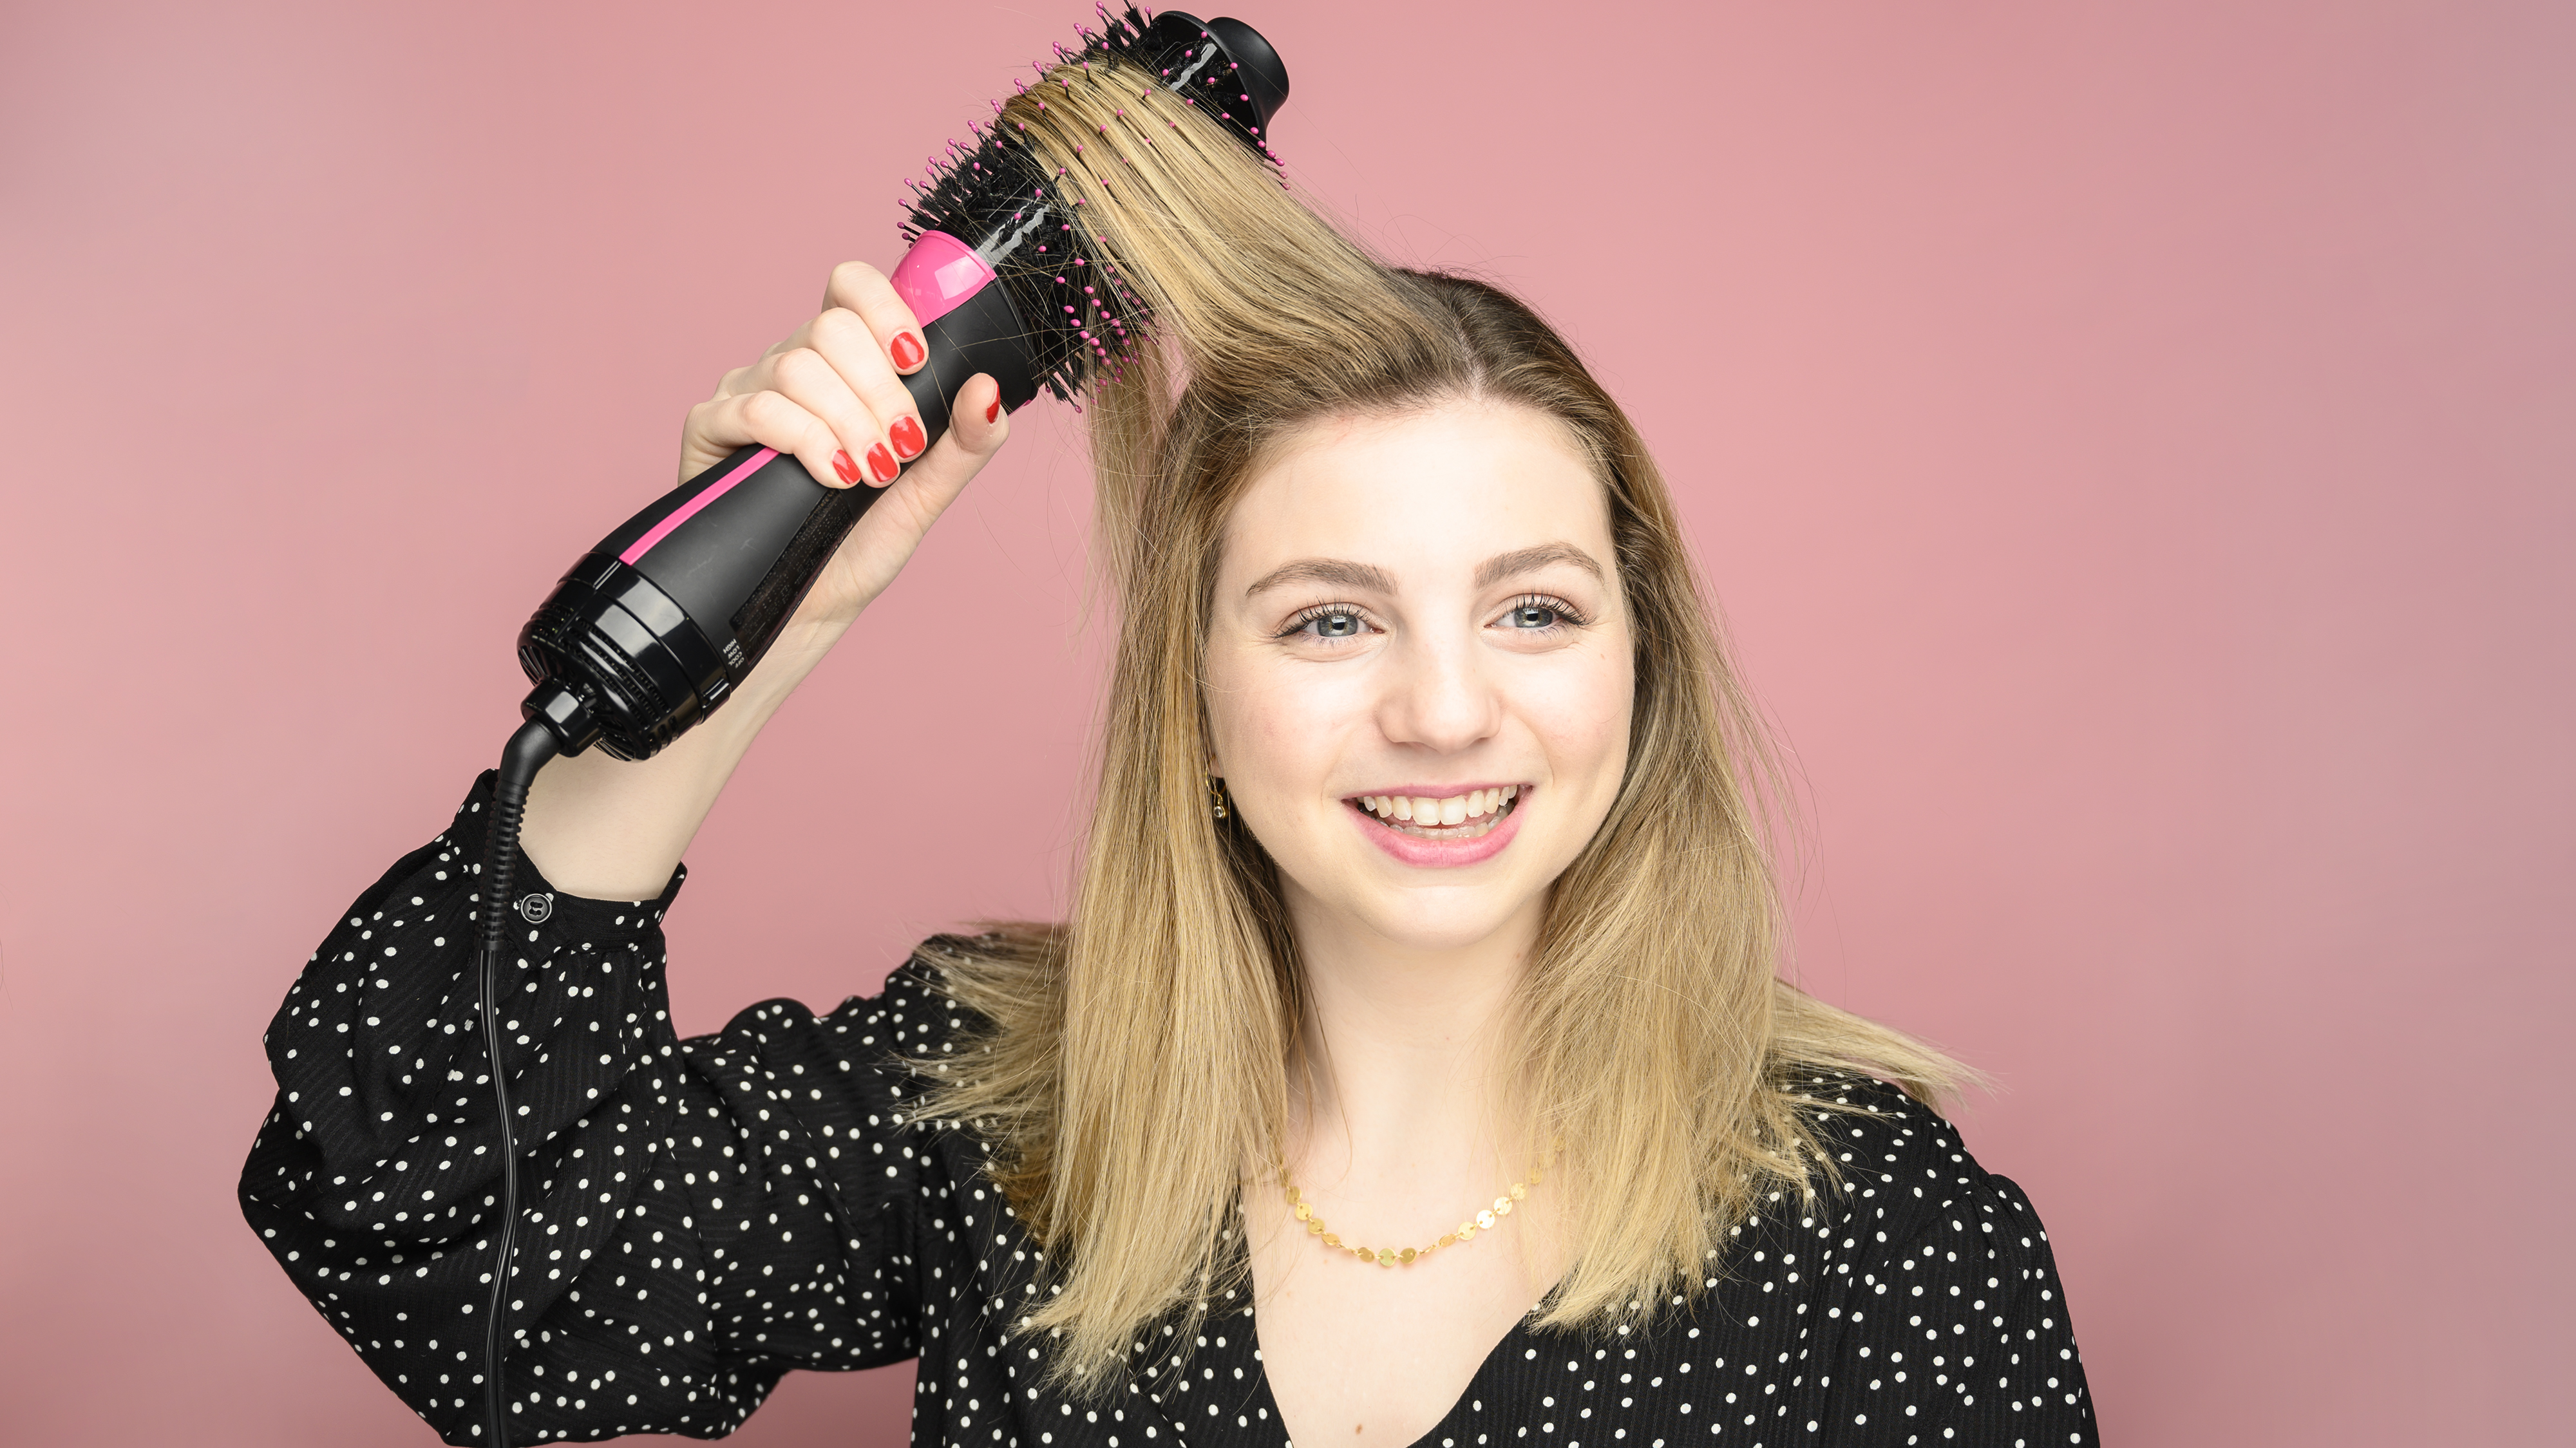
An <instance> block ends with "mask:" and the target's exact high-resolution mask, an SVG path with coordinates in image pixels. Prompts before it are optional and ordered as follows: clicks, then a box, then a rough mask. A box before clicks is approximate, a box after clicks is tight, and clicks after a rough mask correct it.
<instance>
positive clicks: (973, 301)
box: [476, 8, 1294, 1448]
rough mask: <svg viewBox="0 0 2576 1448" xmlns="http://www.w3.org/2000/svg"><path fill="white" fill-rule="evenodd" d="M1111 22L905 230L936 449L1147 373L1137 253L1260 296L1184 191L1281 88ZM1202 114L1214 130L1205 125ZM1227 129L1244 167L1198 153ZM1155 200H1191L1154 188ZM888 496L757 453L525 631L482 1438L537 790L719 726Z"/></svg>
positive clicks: (921, 392) (501, 921)
mask: <svg viewBox="0 0 2576 1448" xmlns="http://www.w3.org/2000/svg"><path fill="white" fill-rule="evenodd" d="M1100 13H1101V19H1102V22H1103V28H1102V31H1101V33H1099V34H1097V35H1086V36H1085V37H1084V39H1085V42H1086V43H1085V44H1084V46H1083V48H1082V49H1080V50H1066V49H1063V48H1061V47H1059V48H1058V49H1057V51H1056V63H1055V64H1054V65H1052V66H1042V67H1040V69H1039V76H1040V79H1039V83H1038V85H1037V86H1036V87H1035V88H1034V89H1032V88H1030V87H1028V86H1023V87H1022V88H1021V94H1020V95H1019V96H1017V97H1015V98H1014V99H1013V100H1011V101H1010V102H1008V103H996V105H995V108H994V109H995V112H996V119H995V121H994V122H992V123H990V124H988V125H986V126H984V127H979V128H978V138H977V143H976V144H975V145H974V146H973V147H971V148H969V147H962V146H958V145H955V144H953V143H952V144H951V145H950V147H949V155H948V157H947V159H946V160H945V161H942V162H938V163H935V164H934V166H933V173H934V176H933V181H932V184H931V185H930V186H929V187H928V188H927V189H921V188H916V190H917V191H918V193H919V194H918V196H917V198H916V200H915V202H914V204H913V208H912V216H911V221H910V223H909V224H908V225H907V226H906V227H905V231H906V234H907V235H909V236H910V237H911V238H912V242H913V244H912V249H911V250H910V251H909V252H908V253H907V254H906V255H905V256H904V258H903V260H902V262H901V263H900V264H898V265H897V266H896V267H895V270H894V275H893V277H892V281H893V283H894V289H895V291H896V293H897V294H898V295H900V296H901V297H902V298H903V299H904V301H905V302H906V303H907V304H908V305H910V306H911V308H912V310H913V315H914V316H915V318H916V319H917V320H919V321H920V322H921V324H922V340H923V342H924V343H925V344H926V346H927V350H928V352H929V356H928V359H927V360H926V361H925V363H924V364H923V365H922V366H921V368H920V369H919V370H917V371H915V372H913V373H912V374H911V375H910V376H908V377H905V378H904V379H903V382H904V385H905V387H906V388H907V389H908V390H909V391H910V392H911V394H912V401H913V405H914V406H915V408H916V409H918V411H919V414H920V418H921V425H922V428H923V431H924V432H925V433H926V434H927V440H930V441H935V440H936V439H938V438H939V437H940V436H941V435H942V434H944V433H945V432H946V431H947V430H948V419H949V409H950V405H951V403H952V402H953V400H954V399H955V398H956V396H957V392H958V389H959V388H960V387H962V386H964V385H965V383H966V382H967V380H968V379H970V378H972V377H973V376H974V375H975V374H976V373H979V372H981V373H986V374H989V375H990V376H991V377H992V378H993V379H994V381H996V382H998V383H999V384H1000V385H1001V394H1002V396H1001V400H1002V405H1003V406H1004V407H1007V408H1010V409H1012V410H1014V411H1016V410H1018V409H1019V407H1020V406H1021V405H1022V404H1024V403H1026V402H1027V401H1028V400H1029V399H1030V398H1032V397H1034V396H1036V395H1037V393H1038V391H1039V389H1041V388H1043V389H1045V390H1047V391H1049V392H1052V393H1054V394H1055V395H1056V396H1057V397H1059V398H1070V397H1071V396H1072V395H1073V394H1074V393H1075V392H1076V391H1078V390H1080V389H1081V388H1082V387H1083V386H1084V384H1085V383H1086V382H1088V381H1089V380H1090V379H1091V378H1092V377H1093V376H1094V375H1096V374H1097V373H1099V372H1100V371H1102V370H1103V369H1115V368H1117V367H1118V366H1119V365H1120V364H1121V363H1122V362H1124V361H1127V360H1129V359H1131V358H1133V357H1135V356H1136V355H1137V351H1136V349H1137V348H1138V347H1140V346H1141V345H1142V344H1143V343H1144V341H1145V329H1146V328H1147V327H1149V326H1151V325H1152V324H1153V322H1154V320H1155V318H1154V312H1155V309H1156V303H1157V299H1159V298H1165V297H1167V296H1168V295H1169V294H1170V289H1167V288H1165V287H1163V286H1161V285H1158V284H1157V282H1156V281H1155V280H1154V279H1153V278H1152V277H1150V276H1147V275H1145V274H1144V271H1145V270H1146V269H1140V268H1139V267H1138V265H1137V262H1138V260H1139V258H1140V256H1142V257H1145V258H1160V259H1163V260H1168V261H1170V262H1171V263H1173V264H1174V265H1175V266H1176V267H1178V268H1180V269H1182V270H1189V271H1193V272H1197V273H1201V274H1200V275H1196V276H1193V277H1192V278H1190V279H1189V282H1188V284H1187V285H1184V286H1182V287H1181V288H1179V290H1180V291H1181V292H1185V293H1189V292H1193V289H1195V292H1194V294H1195V295H1197V296H1200V297H1206V296H1209V295H1215V296H1217V297H1218V298H1219V299H1220V300H1219V301H1218V302H1217V303H1216V305H1217V306H1218V307H1219V308H1220V309H1221V308H1224V307H1231V306H1235V305H1237V304H1238V303H1240V302H1242V301H1244V300H1245V299H1243V298H1241V297H1238V296H1235V295H1234V293H1235V292H1238V291H1240V290H1242V288H1243V285H1244V284H1243V283H1239V282H1233V281H1229V280H1226V279H1224V278H1223V277H1222V275H1221V273H1222V269H1223V268H1222V263H1221V262H1220V263H1218V264H1213V265H1210V266H1205V267H1202V266H1200V265H1198V263H1199V261H1200V260H1201V257H1200V256H1199V254H1198V253H1199V251H1209V252H1221V251H1223V250H1225V249H1226V241H1225V238H1224V236H1222V235H1212V239H1209V240H1208V241H1207V244H1206V245H1204V246H1202V245H1201V240H1202V239H1201V238H1200V237H1199V236H1198V232H1199V230H1200V228H1199V227H1198V225H1197V218H1196V217H1195V215H1194V214H1193V213H1192V212H1191V209H1190V206H1189V203H1188V198H1187V196H1186V194H1185V193H1186V192H1187V191H1188V190H1189V177H1190V176H1191V175H1193V174H1203V173H1204V168H1205V167H1206V166H1207V165H1209V164H1212V163H1211V156H1212V155H1213V156H1214V157H1216V158H1218V159H1219V160H1220V161H1221V169H1222V168H1230V167H1232V166H1234V165H1236V164H1244V165H1261V164H1266V163H1268V161H1269V146H1268V144H1267V143H1266V141H1265V140H1264V137H1265V135H1266V134H1267V131H1268V127H1269V124H1270V118H1271V116H1272V115H1274V114H1275V113H1277V111H1278V109H1279V107H1280V106H1281V105H1282V104H1284V103H1285V102H1286V101H1287V99H1288V72H1287V70H1286V68H1285V67H1284V66H1282V65H1281V64H1280V61H1279V55H1278V53H1277V52H1276V51H1274V50H1272V49H1271V48H1270V45H1269V42H1267V41H1265V40H1263V39H1262V38H1261V36H1260V34H1259V33H1258V32H1256V31H1255V30H1253V28H1252V27H1251V26H1249V25H1246V24H1244V23H1243V22H1242V21H1239V20H1228V19H1217V20H1211V21H1206V22H1204V23H1203V22H1201V21H1199V20H1197V19H1194V18H1192V17H1191V16H1188V15H1183V14H1181V13H1179V12H1177V11H1166V12H1164V13H1163V14H1162V15H1161V16H1159V17H1154V18H1151V19H1149V18H1148V17H1147V16H1146V15H1145V14H1144V13H1143V12H1141V11H1138V10H1133V9H1131V10H1128V11H1126V12H1125V13H1124V14H1121V15H1117V16H1112V15H1110V14H1109V12H1108V11H1107V10H1106V9H1105V8H1104V9H1103V10H1102V11H1101V12H1100ZM1050 101H1052V108H1051V107H1050ZM1191 111H1195V112H1197V113H1198V114H1200V115H1202V116H1205V117H1207V118H1208V122H1201V121H1196V120H1190V119H1188V117H1189V112H1191ZM1210 122H1212V123H1213V129H1212V128H1211V126H1210V124H1209V123H1210ZM1113 127H1114V128H1115V129H1116V133H1117V134H1116V138H1115V139H1114V140H1112V139H1111V138H1112V131H1113ZM1219 130H1221V131H1224V132H1230V133H1231V134H1232V136H1233V137H1234V138H1235V140H1239V141H1240V142H1241V143H1242V144H1243V146H1245V147H1248V148H1249V153H1250V154H1249V155H1248V156H1247V155H1245V154H1244V153H1243V152H1241V151H1238V150H1237V149H1236V148H1235V142H1234V141H1229V140H1223V139H1218V140H1214V141H1205V140H1204V139H1203V138H1204V137H1206V136H1210V135H1214V134H1216V132H1217V131H1219ZM1167 142H1168V143H1169V144H1168V145H1166V143H1167ZM1122 147H1124V148H1125V150H1124V151H1123V152H1122V151H1121V148H1122ZM1095 152H1096V153H1097V154H1095ZM1164 159H1169V160H1172V161H1174V162H1176V163H1177V162H1188V163H1189V165H1181V166H1179V167H1178V169H1174V168H1173V167H1170V166H1165V165H1164V164H1163V161H1164ZM1113 163H1114V164H1113ZM1190 165H1196V166H1199V167H1200V168H1202V169H1201V172H1197V173H1194V172H1192V171H1191V170H1190V169H1189V166H1190ZM1158 178H1159V183H1158ZM1158 184H1163V185H1166V186H1171V187H1176V188H1177V189H1176V190H1171V191H1162V192H1158V191H1157V189H1156V187H1157V185H1158ZM1217 189H1222V188H1217ZM1194 248H1196V249H1197V250H1194ZM1283 264H1286V265H1292V266H1293V264H1294V263H1293V261H1291V262H1287V263H1283ZM1210 277H1216V278H1218V279H1217V280H1216V281H1215V283H1214V284H1213V285H1211V284H1210V282H1209V280H1208V279H1209V278H1210ZM879 491H880V490H878V489H876V488H870V487H852V488H847V489H834V488H826V487H824V486H823V485H822V484H820V483H817V482H815V481H814V480H813V478H811V477H810V476H808V475H807V474H806V471H805V468H804V465H803V464H802V463H800V462H798V461H797V460H796V459H795V458H793V457H789V456H781V455H780V454H778V453H776V452H774V451H772V450H770V449H768V448H744V449H742V450H741V451H738V452H736V453H734V454H733V455H731V456H730V457H727V458H725V459H724V460H723V461H721V462H719V463H717V464H716V465H715V466H714V467H711V468H709V469H707V470H706V471H705V472H702V473H700V474H698V475H697V476H696V477H693V478H691V479H689V480H688V481H687V482H685V483H682V484H681V485H680V486H679V487H677V488H675V489H673V490H672V491H670V492H669V493H666V494H664V495H663V496H662V497H661V498H659V499H657V500H655V501H654V502H653V504H652V505H651V506H649V507H647V508H645V509H644V510H643V511H642V512H640V513H637V514H636V515H635V516H634V517H632V518H629V519H627V520H626V521H625V522H624V523H623V524H621V525H620V526H619V527H618V528H617V529H616V530H615V531H613V532H611V533H610V534H609V535H608V536H607V537H605V538H603V539H601V540H600V541H599V542H598V543H597V544H596V545H594V546H593V547H592V548H591V549H590V550H589V551H588V552H586V553H584V554H583V555H582V556H581V558H580V560H579V561H578V562H576V563H574V564H573V566H572V567H571V569H570V570H568V571H567V572H566V573H565V574H564V576H563V579H562V581H561V582H560V583H558V584H557V585H556V587H555V591H554V593H553V594H552V595H551V596H549V597H548V598H547V599H546V601H545V603H544V604H543V605H541V606H540V607H539V608H538V609H537V612H536V615H535V616H534V617H532V618H530V619H529V620H528V624H527V627H526V628H524V629H522V630H521V631H520V633H519V662H520V665H521V666H522V667H523V668H525V669H526V670H527V674H528V678H529V680H530V681H531V682H533V683H534V684H535V685H536V687H535V689H533V690H532V691H530V693H529V694H528V697H527V699H526V701H525V702H523V703H522V704H521V705H520V712H521V714H522V715H524V716H525V718H526V721H527V722H526V723H524V724H523V725H521V727H520V728H519V731H518V732H517V733H516V734H514V735H512V736H511V738H510V742H509V745H508V747H507V748H506V749H505V750H504V751H503V754H502V760H501V768H500V771H499V775H498V781H497V783H496V785H495V787H494V790H493V800H492V809H491V812H490V814H489V815H488V816H487V818H486V823H485V830H486V835H485V840H484V855H483V864H482V874H481V878H480V880H479V881H478V884H477V890H476V895H477V906H478V909H479V911H480V922H479V923H480V931H479V946H480V977H481V979H480V986H481V1000H482V1012H481V1014H482V1027H483V1039H484V1042H485V1048H486V1050H487V1051H488V1053H489V1054H490V1057H491V1060H492V1062H493V1067H494V1069H493V1070H492V1072H491V1077H490V1079H491V1083H492V1094H493V1096H494V1098H495V1104H496V1107H497V1116H498V1124H499V1131H500V1137H501V1201H500V1203H499V1206H500V1209H501V1216H500V1221H499V1229H498V1231H497V1233H496V1234H495V1236H496V1238H497V1241H496V1243H495V1245H496V1247H497V1259H496V1264H495V1270H494V1271H493V1272H492V1274H491V1281H492V1296H491V1301H490V1303H489V1306H488V1308H487V1309H486V1316H485V1318H484V1323H485V1331H486V1334H487V1335H486V1337H485V1340H484V1364H483V1375H482V1384H483V1392H484V1416H485V1424H486V1428H485V1434H484V1438H483V1441H484V1442H485V1443H487V1444H493V1445H501V1448H506V1445H507V1444H508V1442H509V1436H508V1434H509V1427H510V1413H509V1410H508V1389H507V1387H506V1384H505V1381H504V1378H503V1373H502V1369H503V1367H504V1364H505V1356H506V1354H505V1349H506V1347H507V1344H508V1342H509V1340H510V1333H511V1328H510V1321H509V1319H510V1314H509V1312H508V1311H507V1308H508V1307H509V1305H510V1297H509V1284H510V1275H511V1267H512V1264H513V1260H514V1257H515V1255H516V1250H517V1249H516V1238H517V1229H518V1217H519V1202H518V1197H519V1188H518V1151H517V1143H516V1142H515V1140H514V1139H513V1138H514V1132H513V1130H512V1114H513V1113H512V1108H511V1105H510V1096H509V1092H510V1082H509V1071H508V1070H507V1068H506V1064H505V1062H506V1057H505V1053H504V1051H503V1047H502V1029H501V1021H500V1018H499V1015H498V1013H497V1009H496V1007H497V1003H498V1001H499V1000H500V999H501V996H502V991H501V984H500V983H501V972H502V970H503V961H504V957H505V954H506V939H507V936H508V932H509V919H510V914H511V907H512V899H511V890H510V880H511V876H512V875H513V874H514V873H515V867H516V865H517V861H518V848H519V819H520V814H521V812H522V810H523V809H524V808H525V807H526V804H527V797H528V786H529V784H530V783H531V782H532V781H533V780H534V779H535V778H536V774H537V771H538V770H539V769H540V768H542V767H543V766H544V764H545V762H546V761H547V760H548V759H550V758H553V757H554V756H556V755H558V754H578V753H580V752H581V751H583V750H585V749H588V748H589V747H590V746H591V745H593V744H598V745H600V746H601V747H603V748H605V749H607V750H608V752H609V753H611V754H613V755H615V756H617V757H618V758H621V759H644V758H648V757H650V756H651V755H653V754H655V753H658V752H659V751H660V750H661V749H662V748H663V747H664V746H666V745H668V744H669V743H670V742H671V741H672V740H674V739H676V738H678V737H679V736H680V735H682V734H683V733H686V732H687V731H688V730H689V728H690V727H691V726H692V725H694V724H696V723H697V722H698V721H699V720H701V719H704V718H705V717H706V716H707V715H708V714H709V713H710V712H712V711H713V710H715V709H716V708H718V707H719V706H721V705H722V704H723V703H724V701H725V699H726V698H727V697H728V696H729V695H731V693H732V692H733V690H734V689H735V688H736V687H737V686H738V685H740V684H741V683H742V681H743V679H744V678H745V676H747V675H749V674H750V672H751V671H752V669H753V667H754V666H756V665H757V664H758V663H759V662H760V659H761V656H762V655H763V654H765V653H767V652H768V650H769V646H770V644H771V643H772V642H774V641H775V640H776V639H777V637H778V633H779V630H780V629H781V628H782V627H783V626H784V625H785V624H786V622H787V619H788V616H789V615H791V614H793V613H794V612H795V611H796V606H797V605H798V604H799V603H800V602H802V601H803V600H804V597H805V595H806V592H807V591H808V590H809V589H811V588H812V587H813V585H814V580H815V578H816V576H817V575H818V574H819V573H820V572H821V571H822V569H823V566H824V565H825V564H826V563H828V562H829V561H830V560H831V557H832V554H833V552H834V551H835V550H836V549H838V548H839V547H840V545H841V541H842V540H843V539H844V538H846V537H848V536H849V532H850V529H851V528H852V527H853V526H854V525H855V524H857V522H858V521H859V518H860V516H861V515H862V514H864V513H865V512H867V510H868V507H869V505H870V504H872V503H874V502H875V501H876V500H877V496H878V493H879ZM532 918H542V917H532ZM478 1225H480V1224H478Z"/></svg>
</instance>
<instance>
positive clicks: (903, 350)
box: [886, 332, 930, 372]
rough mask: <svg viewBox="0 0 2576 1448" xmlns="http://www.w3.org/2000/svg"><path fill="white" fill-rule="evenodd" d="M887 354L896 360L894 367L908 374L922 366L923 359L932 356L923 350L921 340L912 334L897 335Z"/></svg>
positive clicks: (888, 347) (887, 349) (898, 333)
mask: <svg viewBox="0 0 2576 1448" xmlns="http://www.w3.org/2000/svg"><path fill="white" fill-rule="evenodd" d="M886 352H887V354H888V355H889V356H891V357H893V358H894V365H895V366H896V367H898V368H900V369H902V370H904V371H906V372H909V371H911V370H912V369H913V368H915V367H918V366H920V365H921V359H922V358H924V357H927V356H929V355H930V354H929V353H928V352H925V351H923V350H922V348H921V339H920V338H918V337H916V336H914V335H912V334H911V333H910V332H897V333H895V334H894V341H893V342H892V343H890V344H888V346H887V347H886Z"/></svg>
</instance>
